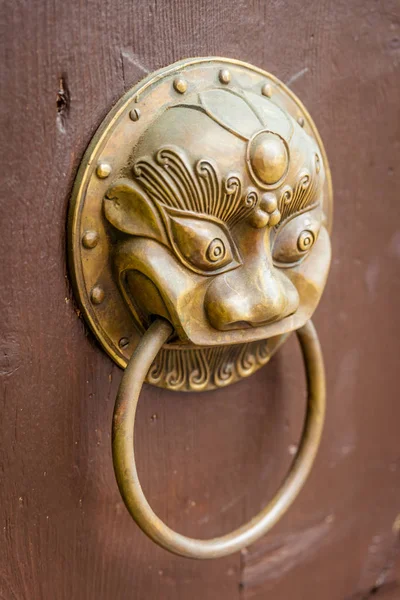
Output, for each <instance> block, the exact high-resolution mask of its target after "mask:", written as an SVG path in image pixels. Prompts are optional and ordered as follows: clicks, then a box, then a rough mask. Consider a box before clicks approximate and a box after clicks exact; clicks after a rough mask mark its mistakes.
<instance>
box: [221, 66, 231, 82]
mask: <svg viewBox="0 0 400 600" xmlns="http://www.w3.org/2000/svg"><path fill="white" fill-rule="evenodd" d="M219 80H220V82H221V83H229V82H230V80H231V74H230V72H229V71H228V69H221V70H220V72H219Z"/></svg>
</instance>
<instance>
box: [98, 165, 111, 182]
mask: <svg viewBox="0 0 400 600" xmlns="http://www.w3.org/2000/svg"><path fill="white" fill-rule="evenodd" d="M96 173H97V177H100V179H105V178H106V177H108V176H109V174H110V173H111V165H109V164H108V163H103V162H102V163H100V164H99V165H98V166H97V169H96Z"/></svg>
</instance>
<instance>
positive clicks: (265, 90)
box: [261, 83, 272, 98]
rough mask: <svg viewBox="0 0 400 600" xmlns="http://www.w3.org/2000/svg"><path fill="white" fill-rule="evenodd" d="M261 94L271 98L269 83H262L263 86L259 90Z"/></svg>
mask: <svg viewBox="0 0 400 600" xmlns="http://www.w3.org/2000/svg"><path fill="white" fill-rule="evenodd" d="M261 93H262V95H263V96H267V98H271V96H272V88H271V85H270V84H269V83H264V85H263V86H262V88H261Z"/></svg>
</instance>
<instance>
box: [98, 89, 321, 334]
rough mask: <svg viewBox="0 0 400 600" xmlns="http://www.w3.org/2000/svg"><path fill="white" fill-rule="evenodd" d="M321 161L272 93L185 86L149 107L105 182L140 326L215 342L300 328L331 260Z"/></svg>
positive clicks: (123, 285) (122, 279)
mask: <svg viewBox="0 0 400 600" xmlns="http://www.w3.org/2000/svg"><path fill="white" fill-rule="evenodd" d="M324 180H325V171H324V165H323V160H322V157H321V155H320V152H319V149H318V146H317V144H316V142H315V141H314V139H312V138H311V137H310V136H308V135H307V134H306V133H305V131H304V130H303V129H302V128H301V127H300V125H298V123H297V122H295V121H294V119H292V118H291V117H290V116H289V115H288V114H287V113H285V112H284V111H283V110H282V109H281V108H279V107H278V106H277V105H275V104H274V103H273V102H272V101H271V100H270V99H268V98H265V97H259V96H256V95H255V94H254V95H253V94H251V93H246V94H244V93H239V92H235V91H232V90H221V89H215V90H209V91H207V92H205V93H203V94H199V95H193V96H188V97H187V98H186V99H185V104H179V105H172V106H170V107H169V108H168V109H167V110H164V111H163V112H162V113H161V114H159V115H155V118H154V120H153V123H152V125H151V126H150V127H149V129H148V130H147V131H146V134H145V135H144V136H143V137H142V139H141V140H140V141H139V143H138V144H137V145H136V147H135V148H134V151H133V153H132V155H131V159H130V161H129V164H128V165H127V166H126V169H124V170H123V172H121V173H120V177H119V178H118V179H117V180H115V181H114V182H113V183H112V185H111V186H110V187H109V189H108V192H107V194H106V198H105V200H104V214H105V217H106V219H107V220H108V222H109V223H110V224H111V225H112V227H113V228H114V230H115V231H116V233H117V234H118V235H116V236H115V240H116V242H115V251H114V255H113V268H114V271H115V276H116V278H117V280H118V282H119V286H120V290H121V293H122V294H123V297H124V299H125V301H126V303H127V304H128V306H129V309H130V311H131V313H132V316H133V318H134V320H135V323H136V324H137V326H138V328H139V329H141V330H143V329H145V328H147V327H148V324H149V322H150V320H151V319H152V318H153V317H154V316H155V315H160V316H163V317H165V318H167V319H168V320H170V321H171V323H172V324H173V325H174V327H175V331H176V334H177V340H176V341H177V342H183V343H188V342H191V343H193V344H196V345H202V346H213V345H223V344H235V343H241V342H246V341H253V340H258V339H266V338H269V337H271V336H276V335H280V334H282V333H287V332H289V331H292V330H294V329H297V328H298V327H300V326H302V325H303V324H304V323H305V322H306V321H307V320H308V319H309V318H310V317H311V315H312V313H313V312H314V310H315V308H316V306H317V304H318V301H319V299H320V296H321V294H322V291H323V288H324V285H325V281H326V277H327V273H328V269H329V263H330V240H329V235H328V232H327V230H326V228H325V226H324V222H325V217H324V213H323V187H324Z"/></svg>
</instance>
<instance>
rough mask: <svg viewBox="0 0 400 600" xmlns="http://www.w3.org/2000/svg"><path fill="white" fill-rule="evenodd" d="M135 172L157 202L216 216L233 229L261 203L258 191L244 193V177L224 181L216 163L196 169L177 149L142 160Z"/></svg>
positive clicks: (198, 165)
mask: <svg viewBox="0 0 400 600" xmlns="http://www.w3.org/2000/svg"><path fill="white" fill-rule="evenodd" d="M132 172H133V174H134V176H135V177H136V178H137V180H138V181H139V183H140V184H141V185H142V186H143V187H144V189H145V190H146V192H147V193H148V194H149V196H150V198H151V199H152V200H153V201H154V202H155V203H158V204H162V205H165V206H169V207H171V208H177V209H180V210H184V211H193V212H195V213H197V214H207V215H212V216H214V217H216V218H218V219H220V220H221V221H224V222H225V223H227V225H229V226H233V225H235V224H236V223H238V222H239V221H241V220H243V219H245V218H246V217H247V215H248V214H249V213H250V212H251V211H252V210H253V209H254V207H255V206H256V204H257V202H258V194H257V192H256V190H254V189H249V190H246V191H243V190H242V188H243V184H242V180H241V178H240V175H238V174H237V173H231V174H230V175H228V176H227V177H225V178H222V177H221V176H220V174H219V172H218V168H217V166H216V164H215V163H214V162H213V161H211V160H207V159H201V160H199V161H197V163H196V164H195V165H194V168H192V166H191V165H190V163H189V161H188V159H187V156H186V154H185V153H184V152H183V151H182V150H181V149H180V148H177V147H175V146H164V147H163V148H161V149H160V150H158V151H157V152H156V154H155V157H154V159H150V158H142V159H140V160H138V161H137V162H136V163H135V164H134V165H133V167H132Z"/></svg>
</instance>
